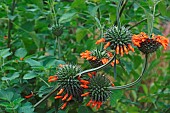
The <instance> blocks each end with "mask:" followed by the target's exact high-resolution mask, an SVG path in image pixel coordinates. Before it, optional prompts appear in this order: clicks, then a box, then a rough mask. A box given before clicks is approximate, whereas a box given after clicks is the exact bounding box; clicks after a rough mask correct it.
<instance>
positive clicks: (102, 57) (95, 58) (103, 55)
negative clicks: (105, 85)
mask: <svg viewBox="0 0 170 113" xmlns="http://www.w3.org/2000/svg"><path fill="white" fill-rule="evenodd" d="M80 55H81V58H85V59H86V60H88V61H89V63H90V64H91V66H92V67H99V66H101V65H103V64H106V63H107V62H108V61H109V59H110V58H111V57H113V54H112V53H111V52H107V51H106V50H98V49H95V50H92V51H88V50H86V51H85V52H82V53H81V54H80ZM118 63H119V61H118V60H116V64H118ZM111 66H114V61H112V62H111Z"/></svg>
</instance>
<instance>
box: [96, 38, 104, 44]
mask: <svg viewBox="0 0 170 113" xmlns="http://www.w3.org/2000/svg"><path fill="white" fill-rule="evenodd" d="M102 42H105V39H104V38H101V39H99V40H97V41H96V44H100V43H102Z"/></svg>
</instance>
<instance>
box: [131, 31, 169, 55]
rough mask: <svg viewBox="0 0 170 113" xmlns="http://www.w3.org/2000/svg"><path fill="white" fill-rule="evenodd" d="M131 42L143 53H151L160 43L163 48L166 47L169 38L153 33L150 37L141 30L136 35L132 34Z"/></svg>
mask: <svg viewBox="0 0 170 113" xmlns="http://www.w3.org/2000/svg"><path fill="white" fill-rule="evenodd" d="M132 42H133V44H134V45H135V46H137V47H138V48H139V49H140V51H142V52H143V53H152V52H154V51H156V50H157V49H158V47H159V46H160V45H162V46H163V47H164V49H166V48H167V46H168V43H169V40H168V38H165V37H164V36H160V35H154V34H152V38H148V35H147V34H146V33H144V32H141V33H140V34H138V35H133V36H132ZM141 46H142V47H141ZM144 46H145V47H144ZM153 47H154V48H153Z"/></svg>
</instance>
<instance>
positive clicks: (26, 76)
mask: <svg viewBox="0 0 170 113" xmlns="http://www.w3.org/2000/svg"><path fill="white" fill-rule="evenodd" d="M36 76H37V75H36V74H35V73H34V72H33V71H30V72H29V73H27V74H25V75H24V77H23V79H32V78H35V77H36Z"/></svg>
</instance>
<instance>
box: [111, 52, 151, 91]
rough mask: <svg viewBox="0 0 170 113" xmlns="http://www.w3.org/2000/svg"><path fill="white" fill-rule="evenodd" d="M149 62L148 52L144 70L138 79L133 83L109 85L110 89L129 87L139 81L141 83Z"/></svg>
mask: <svg viewBox="0 0 170 113" xmlns="http://www.w3.org/2000/svg"><path fill="white" fill-rule="evenodd" d="M147 64H148V54H146V55H145V64H144V68H143V71H142V73H141V75H140V76H139V78H138V79H137V80H136V81H134V82H132V83H129V84H126V85H123V86H115V87H108V89H110V90H115V89H125V88H129V87H131V86H134V85H136V84H137V83H139V82H140V81H141V79H142V77H143V75H144V73H145V71H146V68H147Z"/></svg>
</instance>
